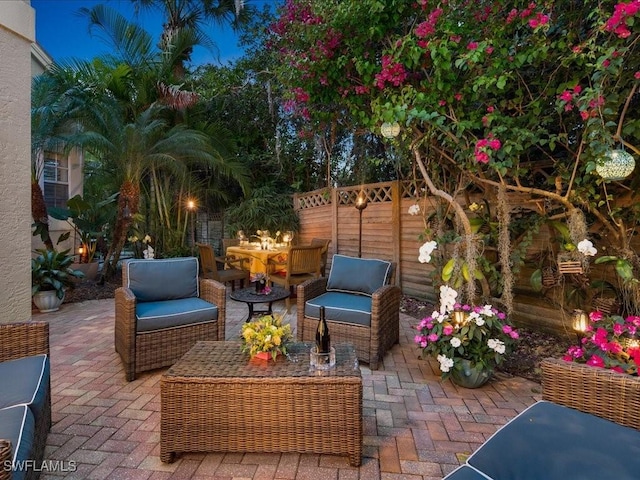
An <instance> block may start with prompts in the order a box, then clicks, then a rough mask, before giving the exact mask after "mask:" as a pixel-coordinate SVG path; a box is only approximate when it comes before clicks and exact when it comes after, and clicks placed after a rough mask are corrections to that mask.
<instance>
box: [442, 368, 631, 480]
mask: <svg viewBox="0 0 640 480" xmlns="http://www.w3.org/2000/svg"><path fill="white" fill-rule="evenodd" d="M542 371H543V400H542V401H539V402H537V403H535V404H534V405H532V406H531V407H529V408H528V409H526V410H525V411H524V412H522V413H520V414H519V415H518V416H516V417H515V418H514V419H512V420H511V421H510V422H509V423H507V424H506V425H505V426H503V427H502V428H501V429H500V430H498V432H496V433H495V434H494V435H493V436H492V437H491V438H489V440H487V441H486V442H485V443H484V444H483V445H482V446H481V447H480V448H479V449H478V450H476V451H475V452H474V453H473V454H472V455H471V456H470V457H469V458H468V459H467V461H466V463H465V464H464V465H462V466H461V467H459V468H457V469H456V470H454V471H453V472H451V473H450V474H449V475H447V476H446V477H445V479H447V480H474V479H477V480H480V479H484V480H486V479H496V480H501V479H518V480H526V479H532V480H533V479H541V478H544V479H545V480H565V479H572V478H579V479H582V480H591V479H592V480H601V479H603V478H615V479H618V480H620V479H628V480H631V479H637V478H640V431H639V428H640V379H638V377H632V376H629V375H625V374H619V373H615V372H612V371H610V370H604V369H601V368H596V367H590V366H587V365H581V364H576V363H568V362H565V361H564V360H558V359H545V360H544V361H543V362H542Z"/></svg>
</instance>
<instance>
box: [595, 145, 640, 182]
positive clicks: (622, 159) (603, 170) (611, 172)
mask: <svg viewBox="0 0 640 480" xmlns="http://www.w3.org/2000/svg"><path fill="white" fill-rule="evenodd" d="M635 166H636V162H635V160H634V159H633V155H631V154H630V153H629V152H627V151H625V150H622V149H617V150H611V151H609V152H607V153H606V154H605V155H604V158H603V159H602V160H601V161H600V162H598V164H597V165H596V172H598V175H600V176H601V177H602V178H603V179H604V180H624V179H625V178H627V177H628V176H629V175H631V172H633V169H634V168H635Z"/></svg>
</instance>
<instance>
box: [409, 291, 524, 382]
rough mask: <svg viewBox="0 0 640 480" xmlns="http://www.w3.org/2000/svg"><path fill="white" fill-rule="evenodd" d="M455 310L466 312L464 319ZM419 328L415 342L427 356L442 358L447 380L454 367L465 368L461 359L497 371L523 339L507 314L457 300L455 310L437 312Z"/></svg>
mask: <svg viewBox="0 0 640 480" xmlns="http://www.w3.org/2000/svg"><path fill="white" fill-rule="evenodd" d="M454 312H463V313H464V318H465V319H464V321H463V322H459V321H457V320H456V319H457V315H456V314H454ZM415 328H416V330H418V333H417V334H416V336H415V337H414V342H415V343H416V344H418V345H419V346H420V348H422V352H423V354H424V355H429V356H432V357H435V358H436V359H437V360H438V363H439V365H440V371H441V372H442V378H443V379H446V378H448V377H449V375H450V374H451V372H452V370H453V369H458V370H461V369H462V365H461V362H460V361H461V360H469V361H470V362H471V364H472V366H478V365H479V366H482V367H484V368H486V369H489V370H493V369H494V367H495V366H496V365H498V364H500V363H501V362H502V360H503V359H504V356H505V355H506V354H507V353H510V352H511V351H512V349H513V347H514V346H515V342H516V340H518V338H519V334H518V331H517V330H516V329H515V328H514V327H513V326H512V325H511V324H510V322H509V320H508V318H507V315H506V314H505V313H504V312H501V311H500V310H498V309H497V308H494V307H492V306H491V305H484V306H482V307H472V306H470V305H466V304H464V305H461V304H459V303H456V304H454V305H453V309H449V308H444V309H443V312H440V311H438V310H436V311H434V312H433V313H432V314H431V315H430V316H428V317H426V318H423V319H422V320H421V321H420V323H419V324H418V325H416V326H415Z"/></svg>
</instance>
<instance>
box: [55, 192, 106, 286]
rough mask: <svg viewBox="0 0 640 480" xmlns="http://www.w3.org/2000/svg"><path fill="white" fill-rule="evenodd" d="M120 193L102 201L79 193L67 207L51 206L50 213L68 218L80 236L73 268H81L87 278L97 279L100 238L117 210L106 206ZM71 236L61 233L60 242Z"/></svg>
mask: <svg viewBox="0 0 640 480" xmlns="http://www.w3.org/2000/svg"><path fill="white" fill-rule="evenodd" d="M117 195H118V194H117V193H116V194H114V195H111V196H110V197H109V198H107V199H106V200H103V201H99V202H97V201H94V200H92V199H89V198H82V196H80V195H76V196H74V197H72V198H70V199H69V200H68V201H67V208H58V207H51V208H49V215H51V217H53V218H55V219H57V220H66V222H67V223H68V224H69V225H70V226H71V227H72V228H73V230H74V232H75V233H76V235H77V236H78V238H79V239H80V252H79V261H78V262H77V264H76V265H74V268H75V269H77V270H81V271H82V272H83V273H84V274H85V277H86V278H90V279H94V278H95V277H96V276H97V274H98V262H97V261H96V260H95V255H96V251H97V247H98V240H99V239H100V238H102V237H103V236H104V235H105V231H104V227H105V225H107V224H108V223H109V221H110V220H111V217H113V215H114V213H115V209H109V208H105V207H106V206H107V205H109V204H110V203H113V202H115V199H116V197H117ZM68 236H69V235H68V233H67V234H66V235H63V236H61V237H60V239H58V243H60V241H63V240H66V238H68Z"/></svg>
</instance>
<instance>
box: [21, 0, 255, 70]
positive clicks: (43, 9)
mask: <svg viewBox="0 0 640 480" xmlns="http://www.w3.org/2000/svg"><path fill="white" fill-rule="evenodd" d="M100 3H103V4H106V5H109V6H111V7H113V8H115V9H116V10H118V11H119V12H121V13H122V14H123V15H124V16H125V17H127V18H129V19H132V20H135V21H136V22H137V23H139V24H140V25H142V27H143V28H144V29H145V30H147V31H148V32H149V33H150V34H151V35H152V37H153V38H154V39H156V40H157V39H159V37H160V32H161V31H162V17H161V15H160V14H159V13H156V12H155V11H153V12H151V11H148V10H145V11H143V12H141V13H140V14H139V15H138V16H137V17H135V15H134V8H133V5H132V4H131V1H130V0H31V6H32V7H33V8H34V9H35V11H36V40H37V41H38V43H39V44H40V46H41V47H42V48H43V49H44V50H45V51H46V52H47V53H48V54H49V55H50V56H51V57H52V58H53V59H54V60H55V61H64V60H65V59H66V60H68V59H71V58H79V59H85V60H90V59H92V58H94V57H96V56H98V55H100V54H104V53H109V47H108V45H107V44H106V43H105V42H104V41H103V40H101V39H100V38H99V37H98V36H96V34H95V33H94V34H93V35H90V34H89V27H88V22H87V20H86V19H85V18H84V17H79V16H78V15H77V12H78V10H79V9H80V8H82V7H92V6H94V5H97V4H100ZM208 34H209V36H210V37H211V38H212V39H213V41H214V42H215V43H216V44H217V46H218V49H219V60H218V59H217V58H216V55H215V52H211V51H209V50H208V49H205V48H202V47H197V48H196V49H195V50H194V53H193V63H194V64H196V65H200V64H204V63H213V64H223V65H226V64H227V63H228V62H230V61H233V60H235V59H237V58H239V57H241V56H242V53H243V52H242V49H241V48H240V47H238V44H237V38H236V37H235V35H234V33H233V31H232V30H231V29H230V28H226V29H224V30H221V29H220V27H211V30H210V31H209V32H208Z"/></svg>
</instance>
